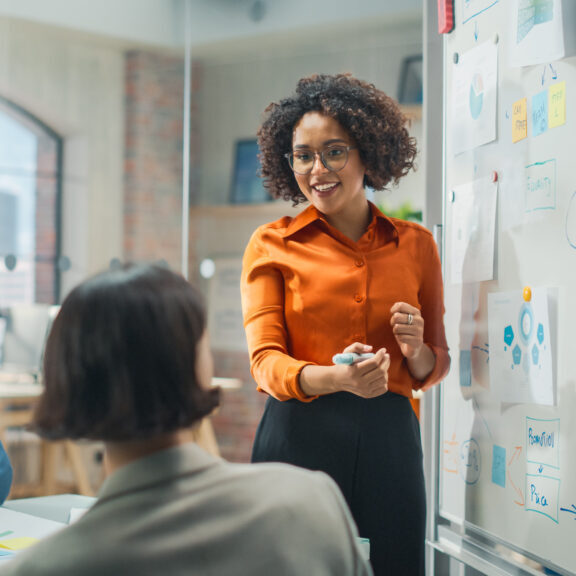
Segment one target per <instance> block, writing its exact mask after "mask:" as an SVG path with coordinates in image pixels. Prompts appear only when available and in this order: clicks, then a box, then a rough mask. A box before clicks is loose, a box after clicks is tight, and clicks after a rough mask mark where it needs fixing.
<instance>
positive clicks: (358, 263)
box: [354, 258, 364, 268]
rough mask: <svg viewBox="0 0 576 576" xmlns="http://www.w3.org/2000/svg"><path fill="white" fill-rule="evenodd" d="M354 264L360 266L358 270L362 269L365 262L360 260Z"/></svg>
mask: <svg viewBox="0 0 576 576" xmlns="http://www.w3.org/2000/svg"><path fill="white" fill-rule="evenodd" d="M354 264H356V266H358V268H361V267H362V266H364V260H362V258H358V259H357V260H356V261H355V262H354Z"/></svg>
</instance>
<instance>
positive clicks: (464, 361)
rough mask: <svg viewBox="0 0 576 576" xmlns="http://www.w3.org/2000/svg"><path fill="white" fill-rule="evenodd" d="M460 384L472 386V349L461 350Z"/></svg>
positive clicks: (467, 386)
mask: <svg viewBox="0 0 576 576" xmlns="http://www.w3.org/2000/svg"><path fill="white" fill-rule="evenodd" d="M460 386H462V387H464V388H469V387H470V386H472V357H471V352H470V350H460Z"/></svg>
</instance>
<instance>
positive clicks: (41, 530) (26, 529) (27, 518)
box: [0, 506, 66, 566]
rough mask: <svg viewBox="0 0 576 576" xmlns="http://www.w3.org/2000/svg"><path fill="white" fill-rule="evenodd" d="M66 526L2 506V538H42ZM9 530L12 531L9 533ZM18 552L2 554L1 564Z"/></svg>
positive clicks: (0, 510)
mask: <svg viewBox="0 0 576 576" xmlns="http://www.w3.org/2000/svg"><path fill="white" fill-rule="evenodd" d="M65 526H66V524H64V523H63V522H56V521H54V520H48V519H46V518H40V517H38V516H32V515H31V514H25V513H24V512H18V511H16V510H10V509H9V508H5V507H3V506H0V540H5V539H8V538H22V537H29V538H37V539H39V540H40V539H42V538H46V536H49V535H50V534H53V533H54V532H57V531H58V530H61V529H62V528H64V527H65ZM8 532H10V533H9V534H7V533H8ZM17 554H18V551H15V552H14V554H12V555H9V556H0V566H2V564H5V563H6V562H9V561H10V560H11V559H12V558H14V555H17Z"/></svg>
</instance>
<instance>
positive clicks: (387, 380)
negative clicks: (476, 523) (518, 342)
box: [241, 74, 450, 576]
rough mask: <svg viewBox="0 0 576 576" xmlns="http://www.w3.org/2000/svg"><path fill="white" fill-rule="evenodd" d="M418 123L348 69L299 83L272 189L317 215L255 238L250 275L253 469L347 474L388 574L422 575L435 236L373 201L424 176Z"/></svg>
mask: <svg viewBox="0 0 576 576" xmlns="http://www.w3.org/2000/svg"><path fill="white" fill-rule="evenodd" d="M406 124H407V119H406V117H405V116H404V114H403V113H402V112H401V110H400V109H399V107H398V105H397V104H396V102H394V100H392V98H390V97H389V96H388V95H386V94H385V93H384V92H382V91H381V90H379V89H377V88H376V87H375V86H374V85H373V84H370V83H368V82H365V81H363V80H359V79H357V78H354V77H353V76H351V75H348V74H336V75H326V74H318V75H313V76H309V77H306V78H302V79H301V80H300V81H299V82H298V84H297V86H296V90H295V92H294V93H293V94H291V95H290V96H288V97H286V98H283V99H282V100H280V101H278V102H273V103H272V104H270V105H269V106H268V107H267V109H266V110H265V113H264V119H263V122H262V124H261V126H260V129H259V131H258V143H259V147H260V161H261V166H262V168H261V173H262V176H263V179H264V186H265V187H266V188H267V189H268V191H269V192H270V193H271V195H272V196H273V197H275V198H282V199H284V200H288V201H291V202H292V204H293V205H299V204H302V203H308V206H305V207H304V209H303V210H302V211H301V212H300V213H298V214H297V215H296V216H295V217H293V218H292V217H284V218H281V219H279V220H277V221H276V222H271V223H269V224H265V225H262V226H260V227H259V228H258V229H257V230H256V231H255V232H254V234H253V235H252V238H251V239H250V241H249V243H248V245H247V247H246V250H245V254H244V260H243V271H242V280H241V288H242V306H243V314H244V326H245V330H246V336H247V341H248V348H249V351H250V356H251V370H252V375H253V377H254V380H255V381H256V383H257V387H258V389H259V390H260V391H262V392H264V393H266V394H268V398H267V401H266V407H265V411H264V414H263V417H262V420H261V422H260V424H259V427H258V431H257V433H256V438H255V441H254V446H253V453H252V460H253V461H254V462H264V461H266V462H271V461H275V462H287V463H290V464H294V465H297V466H302V467H304V468H310V469H314V470H322V471H324V472H326V473H328V474H329V475H330V476H331V477H332V478H333V479H334V480H336V482H337V483H338V485H339V486H340V489H341V490H342V492H343V494H344V496H345V498H346V500H347V502H348V504H349V506H350V509H351V512H352V515H353V517H354V519H355V520H356V524H357V526H358V530H359V533H360V536H362V537H365V538H368V539H369V540H370V560H371V562H372V566H373V569H374V573H375V574H376V575H377V576H396V575H397V574H402V576H421V575H423V574H424V570H425V528H426V493H425V481H424V471H423V466H422V446H421V440H420V429H419V423H418V419H417V416H416V415H415V413H414V410H413V409H412V406H411V402H410V399H411V398H412V392H413V390H426V389H428V388H430V387H431V386H433V385H434V384H436V383H438V382H439V381H440V380H441V379H442V378H443V377H444V376H445V375H446V373H447V372H448V369H449V366H450V357H449V354H448V347H447V343H446V337H445V333H444V320H443V315H444V303H443V285H442V272H441V266H440V259H439V256H438V250H437V247H436V244H435V242H434V240H433V238H432V235H431V233H430V232H429V231H428V230H427V229H426V228H424V227H423V226H421V225H419V224H417V223H414V222H407V221H404V220H400V219H397V218H390V217H387V216H386V215H385V214H384V213H382V212H381V211H380V210H379V209H378V208H377V207H376V206H375V205H374V204H373V203H371V202H370V201H369V200H368V198H367V195H366V189H367V188H368V187H370V188H372V189H375V190H382V189H384V188H386V187H387V186H389V185H395V184H398V182H399V181H400V180H401V179H402V178H403V177H404V176H405V175H406V174H407V173H408V172H409V171H410V170H411V169H412V168H413V165H414V159H415V155H416V147H415V140H414V138H412V137H411V136H410V135H409V133H408V130H407V128H406ZM337 354H344V355H345V356H344V358H343V357H337V356H336V355H337ZM344 360H348V361H349V362H354V363H351V364H350V363H341V362H342V361H344Z"/></svg>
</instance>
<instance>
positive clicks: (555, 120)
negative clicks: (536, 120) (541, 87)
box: [548, 82, 566, 128]
mask: <svg viewBox="0 0 576 576" xmlns="http://www.w3.org/2000/svg"><path fill="white" fill-rule="evenodd" d="M562 124H566V82H558V84H553V85H552V86H550V88H549V89H548V126H549V127H550V128H556V127H557V126H562Z"/></svg>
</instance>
